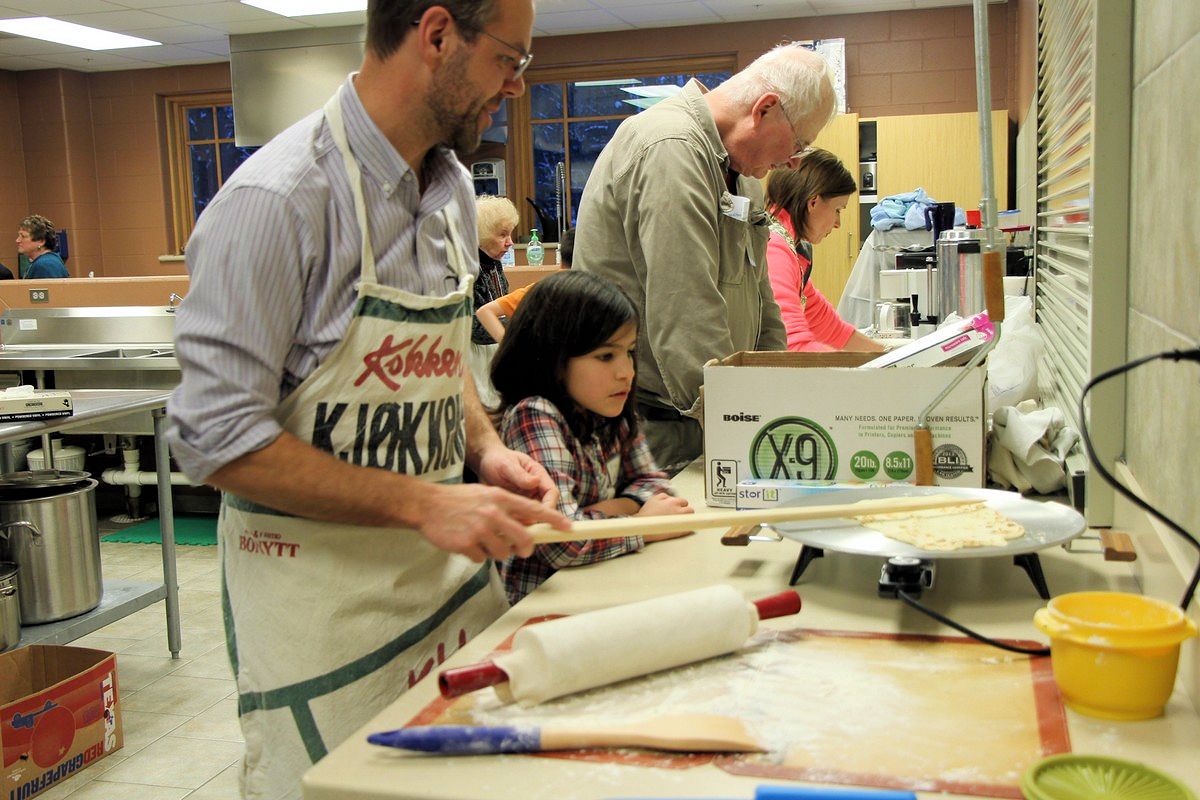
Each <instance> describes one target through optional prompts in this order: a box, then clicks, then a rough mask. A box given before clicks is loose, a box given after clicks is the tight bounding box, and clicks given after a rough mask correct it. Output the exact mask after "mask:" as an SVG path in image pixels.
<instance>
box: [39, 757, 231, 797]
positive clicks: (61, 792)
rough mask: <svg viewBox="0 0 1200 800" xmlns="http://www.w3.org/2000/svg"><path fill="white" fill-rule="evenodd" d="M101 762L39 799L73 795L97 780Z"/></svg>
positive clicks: (76, 774)
mask: <svg viewBox="0 0 1200 800" xmlns="http://www.w3.org/2000/svg"><path fill="white" fill-rule="evenodd" d="M101 763H102V762H100V761H97V762H95V763H93V764H90V765H88V766H87V768H85V769H83V770H81V771H79V772H76V773H75V774H74V775H72V776H71V777H69V778H67V779H66V780H65V781H59V782H58V783H56V784H54V786H52V787H50V788H49V789H47V790H46V791H44V792H42V793H41V794H39V795H37V800H63V798H65V797H67V796H68V795H73V794H74V793H75V792H77V791H79V790H80V789H81V788H83V787H84V786H86V785H87V784H89V783H91V782H92V781H93V780H95V777H96V774H95V773H92V770H93V769H94V768H95V767H96V766H98V765H99V764H101ZM233 797H237V795H233Z"/></svg>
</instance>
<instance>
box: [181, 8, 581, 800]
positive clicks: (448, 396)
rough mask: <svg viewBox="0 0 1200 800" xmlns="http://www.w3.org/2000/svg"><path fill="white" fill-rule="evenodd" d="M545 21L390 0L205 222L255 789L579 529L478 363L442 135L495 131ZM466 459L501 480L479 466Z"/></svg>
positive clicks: (456, 169) (447, 140) (514, 12)
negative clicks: (519, 441)
mask: <svg viewBox="0 0 1200 800" xmlns="http://www.w3.org/2000/svg"><path fill="white" fill-rule="evenodd" d="M532 22H533V10H532V5H531V3H530V0H492V1H491V2H489V0H475V2H471V1H470V0H451V1H450V2H446V3H444V4H441V5H437V6H430V4H429V3H428V2H420V0H373V1H372V3H371V6H370V8H369V10H368V33H367V55H366V58H365V60H364V62H363V67H362V70H361V72H359V73H357V74H355V75H352V76H351V77H350V78H349V79H348V80H347V82H346V83H345V84H343V85H342V87H341V88H340V89H339V91H338V92H337V93H335V94H334V96H333V97H332V98H330V100H329V101H328V102H327V103H326V104H325V107H324V109H323V111H322V112H321V113H319V114H314V115H312V116H310V117H308V118H306V119H305V120H302V121H301V122H299V123H297V124H296V125H294V126H293V127H292V128H289V129H288V130H287V131H285V132H284V133H282V134H280V135H279V136H278V137H276V139H274V140H273V141H272V142H271V143H270V144H268V145H267V146H266V147H264V148H263V149H262V150H261V151H260V152H259V153H257V154H256V155H255V156H254V157H253V158H251V159H250V160H249V161H247V162H246V164H244V165H243V166H242V167H241V168H240V169H239V171H238V173H237V174H236V175H234V176H232V177H231V178H230V180H229V181H228V182H227V183H226V184H225V186H224V187H223V188H222V190H221V192H220V193H219V194H218V195H217V197H216V198H214V200H213V202H212V203H211V204H210V206H209V208H208V209H207V210H206V211H205V213H204V215H203V216H201V218H200V220H199V221H198V223H197V226H196V231H195V233H194V234H193V237H192V239H191V240H190V241H189V243H188V247H187V256H188V266H189V269H190V271H191V274H192V287H191V291H190V292H189V296H188V299H187V300H186V301H185V302H184V304H183V305H182V306H181V309H180V313H179V319H178V324H177V336H176V350H177V353H178V355H179V359H180V363H181V365H182V367H183V381H182V383H181V385H180V388H179V390H178V391H177V392H176V394H175V396H174V397H173V398H172V400H171V407H170V412H171V415H172V429H171V435H172V444H173V446H174V448H175V453H176V455H177V457H178V459H179V461H180V463H181V465H182V466H183V468H184V470H185V471H187V472H188V473H189V474H190V475H192V476H193V477H195V478H198V479H201V480H205V481H207V482H208V483H211V484H213V485H215V486H217V487H218V488H220V489H222V490H223V497H222V506H221V519H220V524H219V533H220V537H219V542H220V549H221V564H222V576H223V582H222V606H223V610H224V617H225V628H226V638H227V644H228V650H229V656H230V660H231V662H232V665H233V671H234V675H235V677H236V679H237V687H238V715H239V718H240V721H241V725H242V732H243V734H244V736H245V739H246V755H245V759H244V763H243V774H242V791H243V794H244V796H245V797H247V798H256V799H257V798H262V799H263V800H268V799H269V800H275V798H294V797H299V796H300V777H301V776H302V775H303V773H304V771H305V770H306V769H307V768H308V767H309V766H310V765H311V764H312V763H314V762H315V761H317V760H318V759H320V758H321V757H322V756H324V755H325V753H326V752H328V750H329V749H330V748H332V747H334V746H335V745H337V744H338V743H340V742H341V741H343V740H344V739H345V738H346V737H347V736H349V735H350V734H351V733H353V732H354V731H355V730H356V729H358V728H359V727H361V726H362V725H363V724H364V723H365V722H367V721H368V720H369V719H370V718H371V717H373V716H374V715H375V714H377V713H378V712H379V711H380V710H381V709H382V708H383V707H384V706H385V705H386V704H388V703H389V702H391V701H393V700H394V699H395V698H396V697H397V696H399V695H400V694H401V693H402V692H403V691H405V690H406V689H407V688H409V687H411V686H412V685H413V684H414V683H416V682H417V681H418V680H420V679H421V678H423V677H424V676H425V675H427V674H428V673H429V672H430V671H432V670H433V669H434V668H435V667H436V665H437V664H439V663H441V662H442V661H443V660H444V659H445V658H446V657H448V656H449V655H450V654H451V653H452V652H454V650H456V649H457V648H459V647H461V646H462V645H463V644H464V643H465V642H466V641H467V640H468V639H469V638H470V637H472V636H473V635H474V634H476V633H477V632H478V631H480V630H482V629H483V628H484V627H485V626H487V625H488V624H490V623H491V622H492V621H493V620H495V619H496V617H498V616H499V615H500V614H501V613H503V611H504V610H505V609H506V607H507V606H506V603H505V602H504V599H503V597H504V596H503V592H502V591H501V590H500V587H499V584H498V579H497V574H496V571H495V570H494V569H493V568H492V565H491V562H490V561H489V560H488V559H495V558H503V557H506V556H508V555H509V554H511V553H518V554H522V555H527V554H528V553H529V552H530V551H531V549H532V546H531V541H530V538H529V536H528V534H527V533H526V532H525V529H524V525H525V524H527V523H530V522H535V521H546V522H550V523H552V524H554V525H556V526H557V527H560V528H565V527H566V526H567V522H566V520H565V519H564V518H563V517H561V515H559V514H558V513H557V512H556V511H553V510H552V508H553V503H554V501H555V497H554V490H553V485H552V483H551V481H550V479H549V477H548V476H547V475H546V474H545V471H544V470H543V469H542V468H541V467H540V466H539V465H537V464H536V463H534V462H532V461H531V460H529V459H528V458H526V457H524V456H523V455H521V454H517V453H515V452H513V451H510V450H508V449H507V448H505V447H503V445H502V444H501V442H500V440H499V438H498V437H497V436H496V433H495V431H494V430H493V429H492V427H491V424H490V422H489V421H488V420H487V417H486V415H485V413H484V412H483V409H482V407H481V406H480V404H479V401H478V398H477V396H476V393H475V391H474V386H473V384H472V383H471V381H470V380H469V378H468V379H466V380H464V375H468V376H469V373H467V372H465V369H466V357H467V351H468V344H469V341H470V330H471V318H472V311H473V309H472V307H471V306H472V301H471V298H472V280H473V274H472V268H471V266H469V265H473V264H474V261H473V258H472V255H473V253H474V252H475V249H476V242H475V241H474V235H473V232H474V230H475V220H474V202H473V197H472V191H471V184H470V178H469V176H467V173H466V170H465V169H463V167H462V166H461V164H459V163H458V162H457V161H456V160H455V158H454V156H453V154H452V153H451V152H450V151H449V150H448V149H446V148H444V147H437V145H439V144H449V145H453V146H455V147H457V148H458V149H460V150H471V149H473V148H474V147H475V146H477V145H478V142H479V137H480V134H481V133H482V131H483V130H484V129H485V128H486V127H487V125H488V124H489V121H490V113H493V112H495V111H496V110H497V108H498V107H499V105H500V104H501V103H502V102H503V101H504V100H505V99H506V98H508V97H515V96H517V95H519V94H520V93H521V92H522V91H523V90H524V83H523V80H522V79H521V76H520V75H521V72H522V71H523V69H524V66H525V65H526V64H527V63H528V45H529V41H530V33H531V30H532ZM410 165H417V166H416V167H415V168H413V167H410ZM464 464H466V465H469V466H471V467H472V468H473V469H474V470H475V471H476V472H477V473H478V475H479V476H480V478H481V480H482V481H483V482H484V483H490V484H493V485H492V486H485V485H481V484H470V485H464V484H462V483H461V477H462V470H463V466H464ZM522 495H524V496H522Z"/></svg>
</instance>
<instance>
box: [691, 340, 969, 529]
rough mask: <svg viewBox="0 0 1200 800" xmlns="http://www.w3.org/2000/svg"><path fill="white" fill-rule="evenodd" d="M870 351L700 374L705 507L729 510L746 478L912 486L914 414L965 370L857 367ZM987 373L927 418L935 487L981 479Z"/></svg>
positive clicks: (750, 357) (719, 366) (734, 360)
mask: <svg viewBox="0 0 1200 800" xmlns="http://www.w3.org/2000/svg"><path fill="white" fill-rule="evenodd" d="M873 357H874V356H873V355H872V354H869V353H791V352H771V353H756V352H742V353H735V354H733V355H732V356H730V357H729V358H726V359H724V360H723V361H719V362H718V361H714V362H710V363H709V364H707V365H705V367H704V462H705V477H704V488H705V500H706V501H707V502H708V504H709V505H714V506H733V505H735V503H736V500H737V486H738V483H739V482H741V481H743V480H745V479H747V478H767V479H781V480H792V481H795V480H804V481H843V482H855V481H857V482H864V481H866V482H881V483H890V482H912V480H913V479H914V477H915V475H914V473H915V468H914V467H915V464H914V461H913V429H914V428H915V426H916V422H917V416H918V415H919V414H920V413H921V411H922V410H923V409H924V408H925V406H926V405H928V404H929V402H930V401H932V400H933V399H934V398H935V397H936V396H937V395H938V394H940V393H941V392H942V390H943V389H945V387H946V386H947V385H948V384H949V383H950V381H951V380H953V379H954V377H955V376H956V375H957V374H959V373H960V372H961V371H962V370H964V369H966V367H910V368H908V369H856V367H858V366H860V365H861V364H863V363H865V362H866V361H869V360H870V359H871V358H873ZM986 380H987V372H986V367H985V366H983V365H981V366H978V367H975V368H973V369H971V370H970V372H969V374H968V375H967V376H966V377H965V378H964V379H963V381H962V382H961V383H960V384H959V385H958V386H957V387H955V390H954V391H953V392H952V393H951V394H950V396H949V397H947V398H945V399H944V400H943V401H942V402H941V404H940V405H939V406H938V408H937V409H936V410H935V411H934V413H933V414H932V415H931V417H930V420H929V423H930V428H931V429H932V431H933V448H934V455H933V457H934V474H935V479H936V482H937V484H938V485H940V486H971V487H981V486H983V485H984V483H985V480H986V476H987V467H986V459H985V453H984V443H985V440H986V429H985V428H986V419H987V417H986V413H985V411H984V409H985V405H984V398H985V395H986Z"/></svg>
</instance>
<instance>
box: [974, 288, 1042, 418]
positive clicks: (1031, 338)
mask: <svg viewBox="0 0 1200 800" xmlns="http://www.w3.org/2000/svg"><path fill="white" fill-rule="evenodd" d="M1042 347H1043V342H1042V337H1041V334H1039V333H1038V331H1037V327H1036V326H1035V325H1034V321H1033V300H1032V299H1031V298H1029V297H1006V298H1004V324H1003V325H1001V326H1000V341H999V342H998V343H997V344H996V348H995V349H994V350H992V352H991V353H989V354H988V413H989V414H991V413H993V412H995V410H996V409H997V408H1001V407H1003V406H1015V405H1017V404H1018V403H1020V402H1021V401H1022V400H1031V399H1036V398H1037V397H1038V386H1037V374H1038V360H1039V359H1040V358H1041V355H1042Z"/></svg>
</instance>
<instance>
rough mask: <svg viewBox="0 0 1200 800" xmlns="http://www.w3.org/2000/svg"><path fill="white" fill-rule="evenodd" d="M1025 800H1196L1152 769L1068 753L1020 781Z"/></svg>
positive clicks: (1043, 762) (1040, 764)
mask: <svg viewBox="0 0 1200 800" xmlns="http://www.w3.org/2000/svg"><path fill="white" fill-rule="evenodd" d="M1021 792H1022V793H1023V794H1024V795H1025V797H1026V798H1028V800H1196V796H1195V795H1194V794H1192V792H1191V790H1190V789H1188V788H1187V787H1186V786H1184V785H1183V784H1182V783H1180V782H1179V781H1177V780H1175V779H1174V778H1172V777H1171V776H1170V775H1166V774H1164V773H1162V772H1159V771H1158V770H1156V769H1154V768H1153V767H1147V766H1146V765H1145V764H1138V763H1136V762H1133V761H1122V760H1121V759H1119V758H1108V757H1107V756H1087V755H1075V754H1073V753H1067V754H1065V755H1059V756H1050V757H1049V758H1044V759H1042V760H1041V761H1039V762H1038V763H1036V764H1034V765H1033V766H1032V767H1030V768H1029V769H1028V770H1027V771H1026V772H1025V775H1024V776H1023V777H1022V778H1021Z"/></svg>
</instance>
